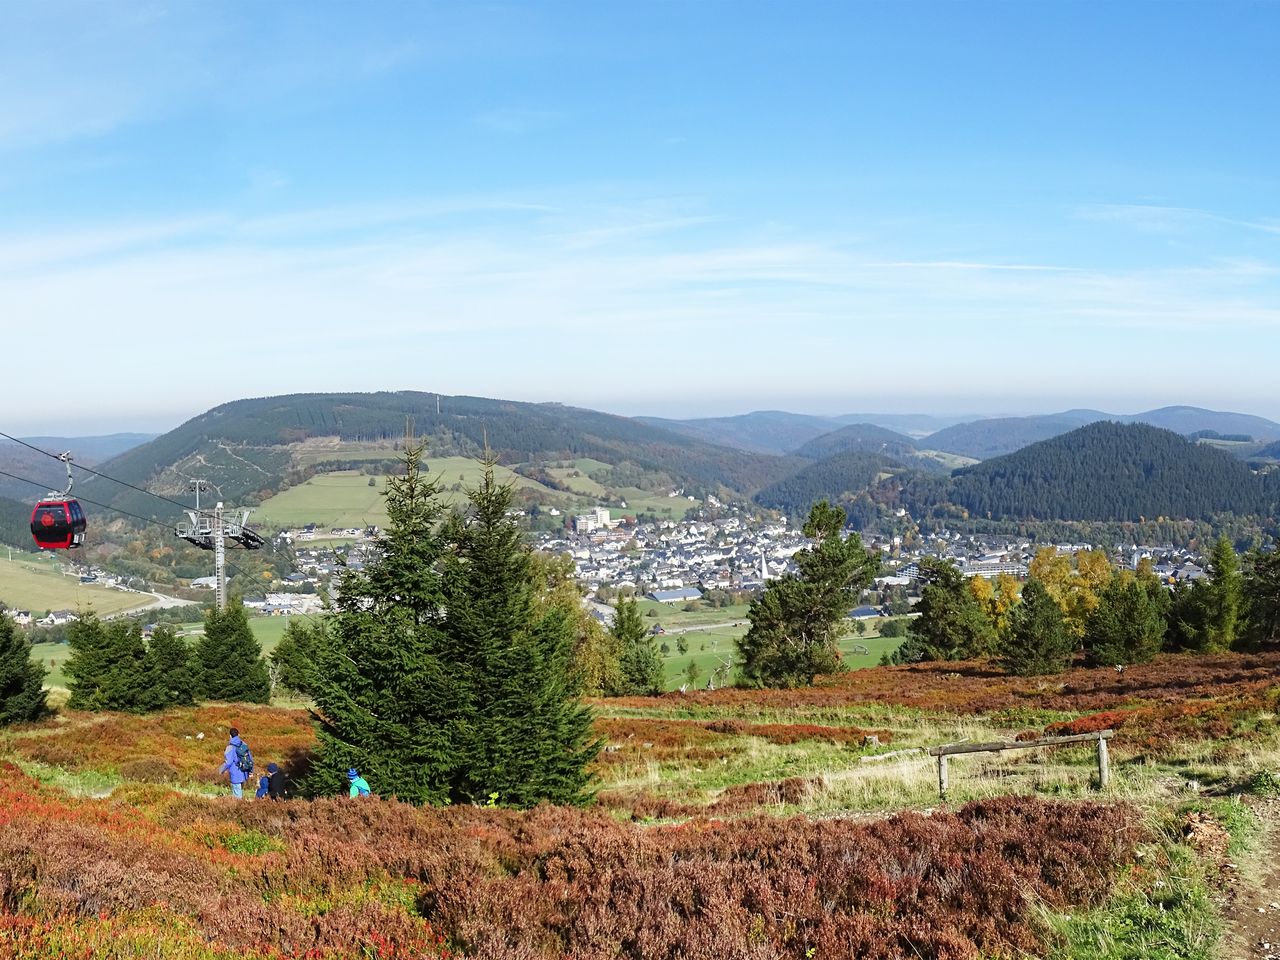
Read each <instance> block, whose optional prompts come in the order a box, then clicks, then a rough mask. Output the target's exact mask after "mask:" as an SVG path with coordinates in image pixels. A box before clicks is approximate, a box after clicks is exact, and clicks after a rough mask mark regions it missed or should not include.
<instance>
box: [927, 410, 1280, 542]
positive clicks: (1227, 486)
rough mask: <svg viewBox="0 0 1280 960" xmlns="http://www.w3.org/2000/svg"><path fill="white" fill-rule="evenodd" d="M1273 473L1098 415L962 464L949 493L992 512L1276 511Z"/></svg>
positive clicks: (1137, 514)
mask: <svg viewBox="0 0 1280 960" xmlns="http://www.w3.org/2000/svg"><path fill="white" fill-rule="evenodd" d="M1277 480H1280V476H1277V475H1272V476H1268V477H1263V476H1259V475H1258V474H1255V473H1254V472H1253V471H1251V470H1250V469H1249V468H1248V467H1247V466H1246V465H1245V464H1244V463H1242V462H1241V461H1239V460H1237V459H1235V458H1233V457H1231V456H1230V455H1228V454H1225V453H1223V452H1221V451H1219V450H1216V449H1214V448H1212V447H1210V446H1206V445H1204V444H1197V443H1192V442H1190V441H1188V440H1187V439H1186V438H1184V437H1182V436H1179V435H1178V434H1176V433H1173V432H1172V431H1169V430H1162V429H1160V428H1158V427H1152V426H1148V425H1146V424H1141V423H1131V424H1122V423H1114V422H1111V421H1099V422H1097V423H1091V424H1088V425H1086V426H1083V427H1079V428H1078V429H1076V430H1073V431H1071V432H1069V433H1066V434H1063V435H1061V436H1058V437H1054V438H1052V439H1050V440H1045V441H1041V442H1040V443H1035V444H1032V445H1030V446H1028V447H1025V448H1023V449H1022V450H1019V451H1017V452H1016V453H1012V454H1009V455H1007V456H1003V457H997V458H995V459H993V460H988V461H985V462H983V463H980V464H977V465H976V466H972V467H966V468H964V469H962V470H958V471H956V473H955V474H954V476H953V477H952V480H951V482H950V484H949V485H948V489H947V493H946V497H947V499H948V500H949V501H950V502H951V503H953V504H955V505H957V506H960V507H962V508H964V509H965V510H966V511H968V512H969V514H970V515H971V516H975V517H987V518H990V519H1019V520H1036V519H1038V520H1138V519H1141V518H1148V519H1150V518H1155V517H1170V518H1179V519H1183V518H1185V519H1208V518H1210V517H1212V516H1213V515H1215V514H1222V513H1235V514H1251V515H1259V516H1273V515H1274V514H1275V512H1276V495H1277V492H1278V487H1280V485H1278V483H1277Z"/></svg>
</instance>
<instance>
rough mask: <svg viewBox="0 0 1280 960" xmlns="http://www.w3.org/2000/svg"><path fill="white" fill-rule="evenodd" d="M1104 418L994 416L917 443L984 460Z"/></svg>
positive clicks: (1085, 413) (1093, 414)
mask: <svg viewBox="0 0 1280 960" xmlns="http://www.w3.org/2000/svg"><path fill="white" fill-rule="evenodd" d="M1105 419H1107V414H1105V413H1100V412H1099V411H1097V410H1071V411H1067V412H1065V413H1059V414H1053V415H1049V416H1035V417H995V418H992V419H989V420H975V421H973V422H971V423H961V424H957V425H956V426H954V427H947V428H946V429H945V430H939V431H938V432H937V433H934V434H930V435H929V436H928V437H925V438H924V439H923V440H921V441H920V442H919V443H920V446H922V447H929V448H930V449H932V450H943V451H945V452H947V453H957V454H960V455H961V456H965V457H973V458H974V459H976V460H986V459H989V458H990V457H1000V456H1003V455H1004V454H1006V453H1013V451H1015V450H1020V449H1022V448H1023V447H1025V446H1027V445H1028V444H1032V443H1036V442H1038V441H1040V440H1048V439H1049V438H1051V437H1056V436H1058V435H1059V434H1063V433H1066V432H1067V431H1068V430H1074V429H1075V428H1076V427H1079V426H1082V425H1084V424H1086V423H1091V422H1093V421H1095V420H1105Z"/></svg>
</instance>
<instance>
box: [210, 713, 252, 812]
mask: <svg viewBox="0 0 1280 960" xmlns="http://www.w3.org/2000/svg"><path fill="white" fill-rule="evenodd" d="M243 746H244V741H243V740H241V739H240V731H239V730H237V729H236V728H235V727H232V728H231V739H230V740H228V741H227V749H226V751H225V752H224V753H223V754H222V759H223V763H222V766H221V767H220V768H219V769H218V774H219V776H221V775H222V774H224V773H225V774H227V775H228V777H229V778H230V779H231V795H232V796H233V797H235V798H236V799H237V800H243V799H244V784H245V781H246V780H248V779H249V774H250V773H251V772H252V771H251V770H242V769H241V764H240V753H241V752H247V750H246V751H241V750H240V749H238V748H240V747H243ZM251 762H252V761H251Z"/></svg>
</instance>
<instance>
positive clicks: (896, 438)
mask: <svg viewBox="0 0 1280 960" xmlns="http://www.w3.org/2000/svg"><path fill="white" fill-rule="evenodd" d="M915 450H916V443H915V441H914V440H912V439H911V438H910V437H908V436H904V435H903V434H901V433H898V432H897V431H895V430H887V429H885V428H884V427H877V426H876V425H875V424H874V423H851V424H849V425H848V426H847V427H841V428H840V429H839V430H832V431H831V432H830V433H824V434H822V435H821V436H819V437H814V438H813V439H812V440H810V441H809V442H808V443H805V444H804V445H803V446H799V447H797V448H796V449H795V454H796V456H798V457H807V458H809V459H810V460H821V459H823V458H824V457H831V456H835V455H836V454H837V453H854V452H857V453H883V454H885V455H886V456H891V457H896V456H909V455H911V454H913V453H915Z"/></svg>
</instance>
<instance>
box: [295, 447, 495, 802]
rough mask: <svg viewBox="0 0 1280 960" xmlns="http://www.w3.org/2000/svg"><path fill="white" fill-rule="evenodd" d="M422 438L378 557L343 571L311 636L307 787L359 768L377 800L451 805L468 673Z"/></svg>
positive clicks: (321, 787)
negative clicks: (452, 625) (449, 626)
mask: <svg viewBox="0 0 1280 960" xmlns="http://www.w3.org/2000/svg"><path fill="white" fill-rule="evenodd" d="M422 450H423V448H422V447H421V446H420V445H409V446H408V447H407V448H406V450H405V454H404V457H405V473H404V476H399V477H389V478H388V479H387V490H386V493H385V496H386V504H387V517H388V522H387V526H386V528H385V529H384V531H383V533H382V535H381V537H380V538H379V540H378V542H377V555H376V556H375V557H374V558H373V559H371V560H370V561H369V562H368V563H367V564H366V566H365V568H364V569H363V570H359V571H357V570H353V569H350V568H348V569H346V570H345V571H344V573H343V575H342V580H341V585H340V590H339V599H338V601H337V605H336V610H335V612H334V613H333V614H332V615H331V616H329V617H328V618H327V619H326V621H325V626H324V629H322V630H320V631H318V632H316V633H315V634H314V635H313V639H314V640H315V672H314V675H313V677H312V680H311V683H312V691H311V692H312V698H313V699H314V700H315V704H316V706H315V710H314V715H315V717H316V719H317V722H318V738H319V746H318V748H317V751H316V755H315V757H314V772H313V774H312V776H311V777H310V778H309V780H308V788H309V789H310V790H311V791H312V792H314V793H335V792H337V791H338V790H339V789H340V788H343V787H345V785H346V775H345V774H346V770H347V768H348V767H353V766H354V767H357V768H358V769H359V770H360V772H361V773H362V774H364V776H365V778H366V779H367V780H369V782H370V784H371V785H372V786H373V788H374V790H375V791H376V792H377V793H379V794H381V795H384V796H385V795H394V796H397V797H399V798H400V799H401V800H405V801H408V802H411V803H448V802H450V801H451V800H453V799H456V798H457V795H456V793H455V790H454V785H455V782H456V781H457V780H458V779H459V778H460V777H461V773H460V770H461V768H462V767H463V765H464V763H465V759H466V758H465V756H464V754H463V751H462V750H461V749H460V741H461V739H462V737H463V735H464V734H465V733H466V732H467V731H468V730H469V727H470V723H471V720H472V715H471V706H470V703H471V694H470V689H471V676H470V672H469V670H468V669H467V668H466V666H465V664H464V663H463V662H462V661H461V659H460V658H459V657H458V656H457V651H456V650H455V648H454V643H453V640H452V638H451V637H450V635H449V634H448V632H447V631H446V629H445V594H444V584H443V581H442V579H441V575H440V565H441V562H442V559H443V556H444V553H445V551H446V550H447V548H448V544H447V543H446V541H445V539H444V537H443V535H442V532H441V530H440V527H441V520H442V514H443V508H442V506H441V504H440V500H439V487H438V484H437V482H436V481H435V480H434V479H433V478H431V477H428V476H426V475H425V472H424V471H423V468H422Z"/></svg>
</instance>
